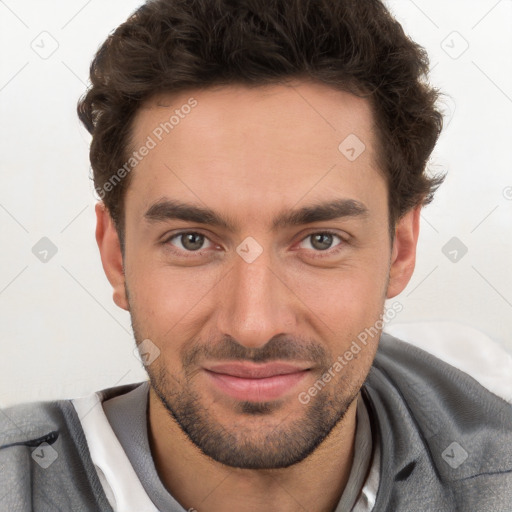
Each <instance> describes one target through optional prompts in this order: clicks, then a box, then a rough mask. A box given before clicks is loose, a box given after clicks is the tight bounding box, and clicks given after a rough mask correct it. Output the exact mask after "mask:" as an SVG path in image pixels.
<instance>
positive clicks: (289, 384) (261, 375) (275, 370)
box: [204, 363, 309, 402]
mask: <svg viewBox="0 0 512 512" xmlns="http://www.w3.org/2000/svg"><path fill="white" fill-rule="evenodd" d="M204 371H205V373H206V375H207V377H208V378H209V380H210V381H211V382H212V384H213V385H214V386H215V388H217V389H218V390H219V391H221V392H222V393H224V394H226V395H228V396H230V397H232V398H235V399H237V400H246V401H253V402H265V401H269V400H276V399H277V398H279V397H281V396H283V395H285V394H286V393H287V392H289V391H290V390H292V389H293V388H294V387H295V386H296V385H297V384H298V383H299V382H300V381H301V380H302V379H303V378H304V377H305V376H306V375H307V374H308V372H309V368H303V367H299V366H296V365H291V364H286V363H269V364H263V365H262V364H248V363H226V364H216V365H213V366H210V367H208V368H204Z"/></svg>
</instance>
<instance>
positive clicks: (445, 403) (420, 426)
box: [364, 333, 512, 510]
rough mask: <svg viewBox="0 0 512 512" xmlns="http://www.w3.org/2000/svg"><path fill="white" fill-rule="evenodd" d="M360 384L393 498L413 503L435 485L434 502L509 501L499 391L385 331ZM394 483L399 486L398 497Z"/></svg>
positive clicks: (509, 426)
mask: <svg viewBox="0 0 512 512" xmlns="http://www.w3.org/2000/svg"><path fill="white" fill-rule="evenodd" d="M468 345H471V341H469V342H468ZM438 355H440V354H439V353H438ZM461 359H464V356H461ZM452 362H455V361H452ZM487 371H488V372H489V371H490V369H489V368H487ZM364 389H365V392H366V393H367V395H368V397H369V400H370V405H371V409H372V412H373V414H374V418H375V419H376V423H377V427H376V428H377V429H378V431H379V433H380V436H381V439H384V440H385V442H384V441H383V442H382V450H383V460H382V466H381V470H382V472H383V480H384V482H386V484H387V487H388V490H387V491H385V492H387V493H388V494H389V495H390V496H394V498H393V499H394V500H395V503H399V502H401V503H404V502H407V506H409V507H410V508H411V507H412V508H411V509H414V507H415V506H419V504H420V503H421V500H423V499H426V496H429V495H430V496H431V495H432V492H435V493H436V496H438V497H436V500H439V503H438V507H440V508H441V509H442V508H443V507H446V506H448V507H452V506H455V505H457V506H461V505H464V506H465V507H469V508H466V509H468V510H469V509H471V510H484V509H485V510H487V509H489V510H490V508H489V506H490V504H491V505H492V506H493V507H495V508H492V507H491V508H492V510H506V508H503V507H504V506H505V504H508V505H507V506H509V505H510V502H512V406H511V405H510V403H508V402H507V400H506V399H505V397H503V396H498V394H496V393H495V392H492V391H490V390H489V389H488V388H486V387H485V386H483V385H482V383H481V382H479V381H478V380H477V379H476V378H474V377H473V376H471V375H469V374H468V373H466V372H465V371H463V370H462V369H460V368H456V367H455V366H453V365H452V364H449V363H448V362H446V361H444V360H442V359H441V358H440V357H437V356H435V355H433V354H432V353H430V352H428V351H427V350H423V349H422V348H419V347H417V346H414V345H413V344H412V343H408V342H405V341H403V340H400V339H398V338H396V337H394V336H391V335H390V334H387V333H384V334H383V335H382V337H381V340H380V344H379V349H378V351H377V354H376V357H375V360H374V363H373V366H372V368H371V370H370V373H369V374H368V377H367V380H366V382H365V385H364ZM505 395H506V393H505ZM384 473H387V474H384ZM385 487H386V485H385ZM399 489H407V492H404V493H403V494H402V495H401V497H400V498H398V497H397V495H396V493H398V492H399ZM429 499H430V500H432V499H433V498H429ZM400 500H401V501H400ZM404 500H405V501H404ZM415 500H416V501H415ZM436 503H437V502H436ZM478 507H482V508H478ZM485 507H487V508H485ZM500 507H501V508H500Z"/></svg>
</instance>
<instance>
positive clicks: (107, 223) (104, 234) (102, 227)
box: [96, 201, 129, 311]
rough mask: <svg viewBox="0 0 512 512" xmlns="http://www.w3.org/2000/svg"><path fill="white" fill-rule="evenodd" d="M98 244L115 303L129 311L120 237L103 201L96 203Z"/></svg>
mask: <svg viewBox="0 0 512 512" xmlns="http://www.w3.org/2000/svg"><path fill="white" fill-rule="evenodd" d="M96 242H97V243H98V248H99V250H100V255H101V263H102V264H103V270H104V271H105V274H106V276H107V278H108V280H109V282H110V284H111V285H112V288H113V289H114V302H115V303H116V304H117V305H118V306H119V307H120V308H122V309H125V310H126V311H129V306H128V300H127V298H126V290H125V286H124V284H125V276H124V268H123V256H122V253H121V244H120V242H119V236H118V234H117V230H116V228H115V224H114V221H113V220H112V217H111V216H110V213H109V211H108V210H107V208H106V207H105V204H104V203H103V202H101V201H100V202H98V203H96Z"/></svg>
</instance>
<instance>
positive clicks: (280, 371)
mask: <svg viewBox="0 0 512 512" xmlns="http://www.w3.org/2000/svg"><path fill="white" fill-rule="evenodd" d="M309 368H310V367H301V366H297V365H293V364H289V363H268V364H256V363H218V364H212V365H208V366H205V367H204V369H205V370H208V371H210V372H214V373H222V374H224V375H231V376H232V377H240V378H244V379H264V378H265V377H274V376H276V375H286V374H289V373H297V372H301V371H304V370H309Z"/></svg>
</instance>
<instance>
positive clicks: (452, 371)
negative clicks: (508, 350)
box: [0, 334, 512, 512]
mask: <svg viewBox="0 0 512 512" xmlns="http://www.w3.org/2000/svg"><path fill="white" fill-rule="evenodd" d="M135 386H136V384H132V385H128V386H119V387H115V388H110V389H109V390H106V395H107V399H108V398H110V397H112V396H116V395H118V394H121V393H124V392H126V391H127V390H129V389H133V388H134V387H135ZM361 392H362V393H364V394H365V397H366V398H367V399H368V402H369V404H370V409H371V410H370V411H369V412H370V413H371V417H372V430H373V431H374V432H377V433H378V435H379V436H380V446H381V468H380V469H381V471H380V473H381V474H380V484H379V489H378V493H377V500H376V504H375V507H374V509H373V510H374V512H383V511H389V512H401V511H403V512H416V511H418V512H420V511H421V512H437V511H442V512H451V511H461V512H512V407H511V405H510V404H508V403H507V402H506V401H505V400H503V399H502V398H500V397H498V396H496V395H494V394H493V393H491V392H490V391H488V390H487V389H485V388H484V387H482V386H481V385H480V384H479V383H478V382H477V381H475V380H474V379H473V378H472V377H470V376H468V375H467V374H465V373H463V372H461V371H460V370H458V369H456V368H454V367H452V366H450V365H448V364H447V363H445V362H443V361H441V360H439V359H437V358H436V357H434V356H432V355H430V354H428V353H426V352H424V351H423V350H421V349H419V348H416V347H414V346H412V345H410V344H408V343H405V342H403V341H400V340H398V339H396V338H394V337H392V336H390V335H388V334H383V335H382V337H381V340H380V345H379V349H378V351H377V355H376V357H375V360H374V363H373V365H372V368H371V369H370V372H369V374H368V377H367V379H366V381H365V383H364V385H363V387H362V389H361ZM45 466H46V468H45ZM31 510H34V511H36V512H43V511H44V512H46V511H52V512H53V511H66V512H67V511H73V512H75V511H102V512H103V511H105V512H106V511H112V508H111V506H110V505H109V502H108V500H107V498H106V496H105V493H104V491H103V488H102V486H101V483H100V481H99V478H98V476H97V474H96V470H95V468H94V466H93V463H92V461H91V458H90V454H89V450H88V447H87V442H86V440H85V436H84V433H83V430H82V427H81V424H80V421H79V419H78V416H77V414H76V412H75V409H74V407H73V405H72V403H71V401H70V400H60V401H54V402H38V403H33V404H23V405H17V406H14V407H11V408H8V409H6V410H4V411H0V511H2V512H4V511H5V512H15V511H20V512H21V511H23V512H25V511H31ZM134 512H138V511H134ZM265 512H266V511H265Z"/></svg>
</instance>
